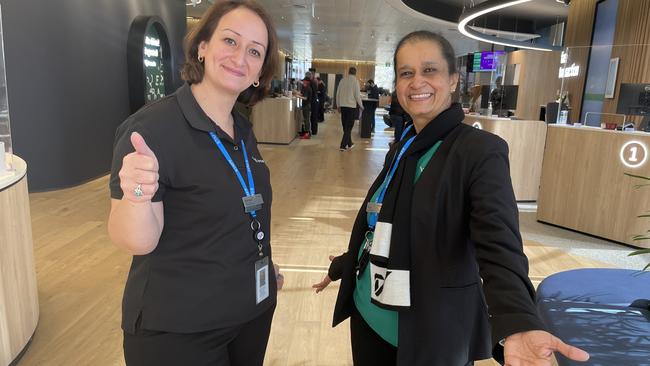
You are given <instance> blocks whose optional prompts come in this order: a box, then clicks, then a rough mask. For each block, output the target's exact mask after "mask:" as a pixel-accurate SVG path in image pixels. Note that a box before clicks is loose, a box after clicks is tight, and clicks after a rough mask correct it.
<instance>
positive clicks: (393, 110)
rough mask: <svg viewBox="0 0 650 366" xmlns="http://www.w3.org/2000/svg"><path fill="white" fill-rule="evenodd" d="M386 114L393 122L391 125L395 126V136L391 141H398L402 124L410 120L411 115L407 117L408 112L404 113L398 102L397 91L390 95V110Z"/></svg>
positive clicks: (401, 131) (402, 127) (402, 129)
mask: <svg viewBox="0 0 650 366" xmlns="http://www.w3.org/2000/svg"><path fill="white" fill-rule="evenodd" d="M388 116H389V117H390V119H391V121H392V122H393V127H394V128H395V137H394V139H393V141H394V142H398V141H399V140H400V139H401V137H402V133H403V132H404V126H405V125H406V123H408V122H409V121H410V120H411V117H409V115H408V113H406V112H405V111H404V108H402V106H401V105H400V104H399V99H398V98H397V91H394V92H393V94H391V96H390V112H388Z"/></svg>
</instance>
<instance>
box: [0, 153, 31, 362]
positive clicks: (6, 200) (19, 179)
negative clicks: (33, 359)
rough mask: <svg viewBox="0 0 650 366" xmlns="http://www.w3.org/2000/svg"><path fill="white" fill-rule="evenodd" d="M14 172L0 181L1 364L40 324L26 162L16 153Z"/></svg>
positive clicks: (28, 339)
mask: <svg viewBox="0 0 650 366" xmlns="http://www.w3.org/2000/svg"><path fill="white" fill-rule="evenodd" d="M13 163H14V167H15V168H16V172H15V174H12V175H11V176H9V177H5V178H3V179H2V180H0V365H3V366H4V365H9V364H10V363H11V362H12V361H13V360H14V359H15V358H16V356H18V355H19V354H20V353H21V352H22V351H23V349H24V348H25V346H26V345H27V344H28V343H29V341H30V340H31V338H32V335H33V334H34V331H35V330H36V324H37V323H38V314H39V313H38V291H37V288H36V273H35V269H34V248H33V244H32V224H31V217H30V213H29V196H28V194H27V177H26V172H27V165H26V164H25V162H24V161H23V160H22V159H20V158H19V157H17V156H15V155H14V156H13Z"/></svg>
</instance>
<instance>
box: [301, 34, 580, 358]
mask: <svg viewBox="0 0 650 366" xmlns="http://www.w3.org/2000/svg"><path fill="white" fill-rule="evenodd" d="M393 61H394V62H393V65H394V71H395V89H396V91H397V97H398V99H399V102H400V104H401V106H402V108H404V110H405V111H406V112H407V113H408V114H409V115H410V116H411V118H413V127H412V128H409V130H408V132H407V133H406V135H405V137H404V138H403V139H402V140H401V141H400V142H399V143H397V144H394V145H393V146H392V147H391V149H390V151H389V152H388V154H387V155H386V160H385V163H384V168H383V169H382V171H381V173H380V174H379V176H378V177H377V179H376V180H375V182H374V183H373V184H372V187H371V188H370V190H369V191H368V194H367V196H366V199H365V200H364V203H363V205H362V206H361V208H360V210H359V214H358V216H357V218H356V220H355V223H354V227H353V229H352V235H351V237H350V242H349V247H348V251H347V252H346V253H344V254H342V255H341V256H339V257H336V258H332V263H331V265H330V268H329V272H328V275H327V276H325V278H324V279H323V280H322V281H321V282H320V283H317V284H314V285H313V287H314V288H315V289H316V292H319V291H322V290H323V289H324V288H325V287H326V286H327V285H328V284H329V283H330V282H331V281H332V280H336V279H341V286H340V288H339V294H338V298H337V300H336V307H335V309H334V319H333V324H334V325H337V324H339V323H341V322H342V321H343V320H345V319H347V318H350V333H351V334H350V335H351V337H350V338H351V341H352V357H353V360H354V364H355V365H357V366H366V365H372V366H383V365H391V366H393V365H399V366H407V365H408V366H411V365H436V366H438V365H439V366H442V365H444V366H466V365H472V364H473V363H474V360H479V359H485V358H490V357H495V358H496V359H497V360H499V361H500V362H504V361H505V364H506V365H511V366H542V365H543V366H551V365H552V357H553V352H560V353H562V354H563V355H564V356H566V357H568V358H569V359H572V360H576V361H585V360H587V359H588V358H589V355H588V354H587V353H586V352H584V351H582V350H580V349H578V348H575V347H572V346H569V345H567V344H565V343H563V342H562V341H561V340H560V339H558V338H556V337H554V336H553V335H551V334H550V333H548V332H547V331H546V330H545V327H544V324H543V322H542V321H541V320H540V318H539V316H538V315H537V310H536V307H535V290H534V288H533V285H532V284H531V282H530V280H529V279H528V259H527V258H526V255H525V254H524V251H523V245H522V241H521V235H520V233H519V222H518V212H517V202H516V201H515V197H514V193H513V190H512V184H511V182H510V172H509V168H508V164H509V163H508V145H507V144H506V142H505V141H503V140H502V139H501V138H499V137H498V136H496V135H493V134H490V133H488V132H485V131H482V130H479V129H476V128H473V127H471V126H469V125H466V124H464V123H462V121H463V119H464V117H465V115H464V113H463V110H462V108H461V106H460V104H458V103H452V94H453V92H454V91H455V89H456V87H457V84H458V77H459V76H458V72H457V71H456V57H455V52H454V49H453V48H452V46H451V44H449V42H448V41H447V40H446V39H445V38H444V37H442V36H440V35H438V34H435V33H431V32H429V31H417V32H413V33H410V34H408V35H406V36H404V38H402V39H401V40H400V41H399V43H398V44H397V47H396V49H395V53H394V56H393Z"/></svg>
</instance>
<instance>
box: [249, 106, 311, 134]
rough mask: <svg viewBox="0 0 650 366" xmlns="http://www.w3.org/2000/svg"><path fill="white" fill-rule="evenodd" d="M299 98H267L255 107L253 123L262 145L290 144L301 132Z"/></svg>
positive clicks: (252, 114)
mask: <svg viewBox="0 0 650 366" xmlns="http://www.w3.org/2000/svg"><path fill="white" fill-rule="evenodd" d="M299 104H302V103H299V101H298V99H297V98H266V99H264V100H262V101H261V102H259V103H257V104H256V105H255V106H253V110H252V112H251V123H252V124H253V131H254V132H255V137H257V141H258V142H260V143H268V144H289V143H291V141H293V139H294V138H296V136H297V134H298V131H300V126H299V124H300V121H301V120H298V118H296V117H297V115H298V114H300V110H299V108H298V106H299Z"/></svg>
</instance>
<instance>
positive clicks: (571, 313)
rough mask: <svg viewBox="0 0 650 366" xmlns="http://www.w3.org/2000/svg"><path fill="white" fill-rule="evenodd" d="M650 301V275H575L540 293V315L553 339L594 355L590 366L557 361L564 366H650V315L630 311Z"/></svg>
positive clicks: (554, 280)
mask: <svg viewBox="0 0 650 366" xmlns="http://www.w3.org/2000/svg"><path fill="white" fill-rule="evenodd" d="M638 299H650V272H642V271H633V270H625V269H604V268H594V269H591V268H590V269H576V270H571V271H566V272H560V273H556V274H554V275H551V276H549V277H547V278H546V279H544V280H543V281H542V282H541V283H540V285H539V287H538V288H537V309H538V311H539V314H540V316H541V317H542V319H543V320H544V322H545V323H546V325H547V326H548V329H549V331H550V332H551V333H553V334H554V335H556V336H558V337H559V338H561V339H562V340H563V341H564V342H566V343H569V344H571V345H574V346H576V347H579V348H582V349H584V350H585V351H587V352H589V354H590V355H591V358H590V360H589V361H587V362H586V363H582V362H573V361H570V360H567V359H566V358H564V357H563V356H561V355H556V357H557V360H558V364H559V365H560V366H567V365H571V366H578V365H602V366H628V365H629V366H650V311H648V310H647V309H641V308H636V307H630V306H629V305H630V304H631V303H632V302H633V301H635V300H638Z"/></svg>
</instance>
